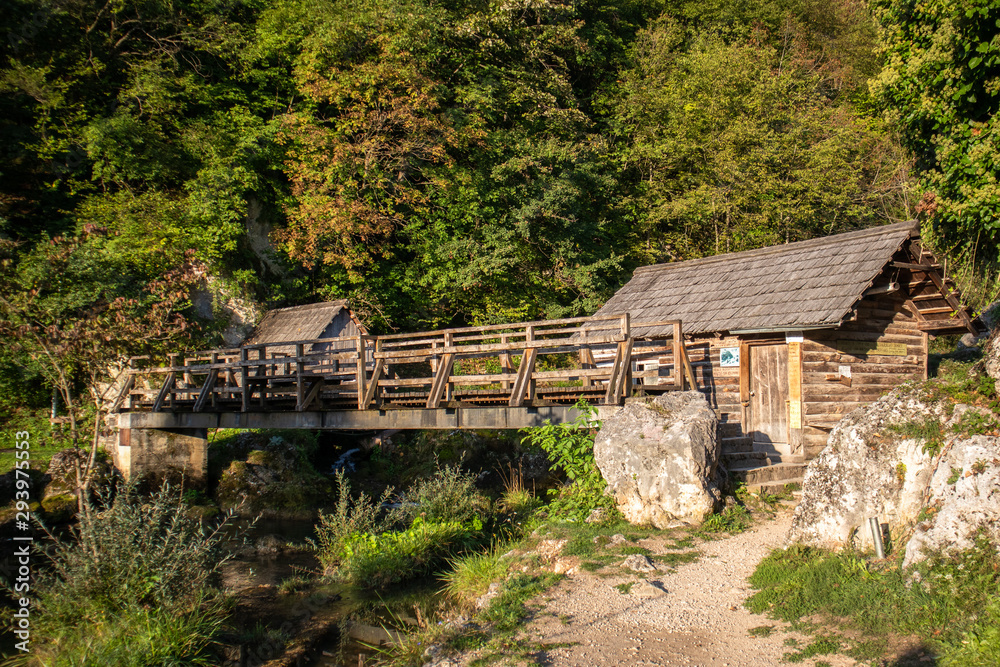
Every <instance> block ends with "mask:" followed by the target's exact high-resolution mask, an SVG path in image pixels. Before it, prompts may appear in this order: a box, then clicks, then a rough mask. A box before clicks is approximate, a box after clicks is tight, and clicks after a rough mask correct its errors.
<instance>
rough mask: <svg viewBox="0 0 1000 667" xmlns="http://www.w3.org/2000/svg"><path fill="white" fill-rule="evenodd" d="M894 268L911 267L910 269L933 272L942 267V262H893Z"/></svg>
mask: <svg viewBox="0 0 1000 667" xmlns="http://www.w3.org/2000/svg"><path fill="white" fill-rule="evenodd" d="M892 267H893V268H894V269H909V270H910V271H924V272H925V273H931V272H933V271H937V270H938V269H940V268H941V265H940V264H913V263H912V262H893V263H892Z"/></svg>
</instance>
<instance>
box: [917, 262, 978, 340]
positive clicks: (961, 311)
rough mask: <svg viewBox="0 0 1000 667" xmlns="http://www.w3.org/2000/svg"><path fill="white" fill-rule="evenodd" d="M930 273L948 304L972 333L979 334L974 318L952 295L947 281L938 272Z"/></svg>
mask: <svg viewBox="0 0 1000 667" xmlns="http://www.w3.org/2000/svg"><path fill="white" fill-rule="evenodd" d="M928 275H930V278H931V280H932V281H933V282H934V286H935V287H937V288H938V290H939V291H940V292H941V295H942V296H943V297H944V299H945V301H947V302H948V305H949V306H951V307H952V310H954V311H955V312H956V313H957V314H958V317H959V319H960V320H962V324H964V325H965V328H966V329H968V330H969V331H970V332H971V333H972V334H978V333H979V330H978V329H976V326H975V325H974V324H973V323H972V318H971V317H969V314H968V313H967V312H965V306H963V305H962V304H961V303H959V301H958V299H957V298H955V297H954V296H952V294H953V293H952V292H951V291H950V290H949V289H948V288H947V286H946V285H945V282H944V281H943V280H942V279H941V276H939V275H938V274H937V273H930V274H928Z"/></svg>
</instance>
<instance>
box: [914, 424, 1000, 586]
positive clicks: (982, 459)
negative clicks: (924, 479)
mask: <svg viewBox="0 0 1000 667" xmlns="http://www.w3.org/2000/svg"><path fill="white" fill-rule="evenodd" d="M930 497H931V499H932V500H931V502H932V503H933V504H932V505H931V507H930V509H929V511H927V512H926V513H927V514H929V517H928V518H927V519H926V520H924V521H922V522H921V523H919V524H917V526H916V529H915V531H914V534H913V537H912V538H911V539H910V541H909V542H907V544H906V555H905V557H904V559H903V565H904V566H906V565H910V564H912V563H915V562H917V561H920V560H923V558H924V557H925V556H926V555H927V554H930V553H934V552H941V551H950V550H956V551H962V550H965V549H969V548H970V547H972V546H973V544H974V541H975V538H976V536H977V535H978V534H980V533H985V535H986V536H988V537H990V538H991V539H992V541H993V543H994V544H1000V438H998V437H995V436H989V437H988V436H974V437H972V438H967V439H963V440H958V441H956V442H954V443H952V444H951V446H950V447H948V449H947V451H945V452H944V453H943V455H942V457H941V460H940V462H939V463H938V465H937V468H936V470H935V471H934V475H933V477H932V478H931V483H930Z"/></svg>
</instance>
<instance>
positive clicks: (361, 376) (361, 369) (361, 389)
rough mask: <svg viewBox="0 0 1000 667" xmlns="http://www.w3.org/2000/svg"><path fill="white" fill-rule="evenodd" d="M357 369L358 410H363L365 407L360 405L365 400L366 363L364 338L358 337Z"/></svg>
mask: <svg viewBox="0 0 1000 667" xmlns="http://www.w3.org/2000/svg"><path fill="white" fill-rule="evenodd" d="M357 363H358V368H357V383H358V410H364V409H365V406H364V404H363V403H362V402H363V401H364V400H365V393H366V390H367V387H366V386H365V381H366V380H367V378H366V377H365V375H366V373H367V372H368V370H367V363H366V359H365V336H358V362H357Z"/></svg>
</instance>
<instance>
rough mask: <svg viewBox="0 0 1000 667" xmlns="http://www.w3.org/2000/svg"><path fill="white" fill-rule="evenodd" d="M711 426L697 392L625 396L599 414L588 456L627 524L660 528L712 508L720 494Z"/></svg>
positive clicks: (710, 414) (696, 518)
mask: <svg viewBox="0 0 1000 667" xmlns="http://www.w3.org/2000/svg"><path fill="white" fill-rule="evenodd" d="M716 425H717V418H716V416H715V412H714V411H713V410H712V408H711V407H710V406H709V404H708V401H707V400H706V398H705V396H704V395H702V394H701V393H699V392H696V391H689V392H672V393H669V394H665V395H663V396H657V397H656V398H654V399H652V400H636V401H628V402H626V404H625V407H624V408H622V409H621V410H620V411H619V412H617V413H616V414H614V415H612V416H611V417H609V418H608V419H605V420H604V425H603V426H602V428H601V430H600V431H599V432H598V434H597V436H596V438H595V440H594V458H595V460H596V462H597V466H598V468H600V470H601V473H602V474H603V475H604V479H605V480H607V482H608V492H609V493H610V494H611V495H612V496H613V497H614V498H615V502H616V503H617V505H618V509H619V510H620V511H621V512H622V514H623V515H625V518H626V519H627V520H628V521H629V522H631V523H634V524H653V525H654V526H656V527H657V528H665V527H667V526H670V525H673V524H675V523H676V522H677V521H684V522H687V523H692V524H697V523H701V522H702V521H704V520H705V518H706V517H708V515H709V514H711V513H712V511H713V509H714V508H715V504H716V502H717V499H718V498H720V497H721V494H720V493H719V489H718V480H717V473H718V462H719V443H718V440H717V438H716Z"/></svg>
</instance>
